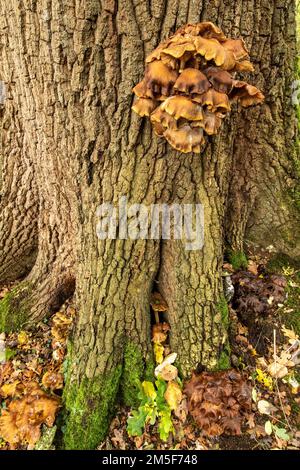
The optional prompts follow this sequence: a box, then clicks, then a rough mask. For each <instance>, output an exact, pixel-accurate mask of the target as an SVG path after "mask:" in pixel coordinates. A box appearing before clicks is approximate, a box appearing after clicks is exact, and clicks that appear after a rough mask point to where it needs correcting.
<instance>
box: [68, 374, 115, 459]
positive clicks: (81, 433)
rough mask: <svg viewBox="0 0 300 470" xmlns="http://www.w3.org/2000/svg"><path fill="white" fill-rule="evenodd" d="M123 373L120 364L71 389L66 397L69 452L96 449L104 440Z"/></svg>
mask: <svg viewBox="0 0 300 470" xmlns="http://www.w3.org/2000/svg"><path fill="white" fill-rule="evenodd" d="M121 374H122V365H119V366H117V367H116V368H115V369H114V370H113V371H112V372H111V373H110V374H108V375H106V376H103V377H97V378H95V379H87V378H84V379H83V380H82V381H81V383H80V384H69V385H68V386H67V389H66V390H67V393H66V394H64V398H65V409H66V426H65V429H64V447H65V449H67V450H83V449H87V450H91V449H95V448H96V447H97V445H99V444H100V442H101V441H102V440H103V439H104V437H105V435H106V434H107V431H108V428H109V423H110V419H111V417H112V415H113V410H114V404H115V400H116V396H117V392H118V389H119V383H120V378H121Z"/></svg>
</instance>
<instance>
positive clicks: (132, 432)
mask: <svg viewBox="0 0 300 470" xmlns="http://www.w3.org/2000/svg"><path fill="white" fill-rule="evenodd" d="M146 419H147V413H146V412H145V410H144V409H143V407H140V408H139V409H138V411H136V410H134V411H132V416H129V418H128V419H127V432H128V434H129V436H141V435H142V434H143V431H144V427H145V424H146Z"/></svg>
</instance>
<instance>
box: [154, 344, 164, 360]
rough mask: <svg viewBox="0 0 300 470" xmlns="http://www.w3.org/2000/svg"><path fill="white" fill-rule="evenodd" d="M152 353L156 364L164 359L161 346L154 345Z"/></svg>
mask: <svg viewBox="0 0 300 470" xmlns="http://www.w3.org/2000/svg"><path fill="white" fill-rule="evenodd" d="M153 351H154V356H155V361H156V363H157V364H161V363H162V362H163V359H164V347H163V346H162V345H161V344H158V343H154V346H153Z"/></svg>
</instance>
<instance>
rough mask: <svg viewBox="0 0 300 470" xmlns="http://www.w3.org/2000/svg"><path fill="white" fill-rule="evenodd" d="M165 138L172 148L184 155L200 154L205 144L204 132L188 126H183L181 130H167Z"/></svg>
mask: <svg viewBox="0 0 300 470" xmlns="http://www.w3.org/2000/svg"><path fill="white" fill-rule="evenodd" d="M164 137H165V138H166V139H167V141H168V142H169V144H171V145H172V147H174V148H175V149H176V150H179V151H180V152H183V153H188V152H195V153H200V152H201V146H202V145H203V144H204V143H205V138H204V136H203V130H202V129H199V128H192V127H191V126H189V125H188V124H185V125H183V126H182V127H180V128H179V129H167V130H166V131H165V132H164Z"/></svg>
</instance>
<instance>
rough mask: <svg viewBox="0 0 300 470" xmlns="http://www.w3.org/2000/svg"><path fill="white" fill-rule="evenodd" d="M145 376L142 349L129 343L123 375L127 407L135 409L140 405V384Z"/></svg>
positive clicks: (125, 354)
mask: <svg viewBox="0 0 300 470" xmlns="http://www.w3.org/2000/svg"><path fill="white" fill-rule="evenodd" d="M143 374H144V360H143V354H142V352H141V349H140V348H139V347H138V346H137V345H136V344H134V343H132V342H128V343H127V344H126V347H125V353H124V367H123V374H122V385H121V389H122V396H123V400H124V403H125V405H127V406H131V407H135V406H137V404H138V400H137V394H138V391H139V383H140V382H141V380H142V378H143Z"/></svg>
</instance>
